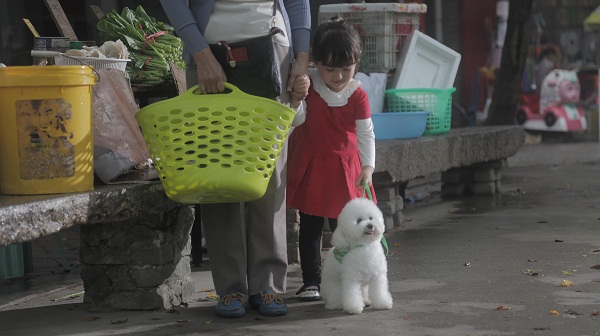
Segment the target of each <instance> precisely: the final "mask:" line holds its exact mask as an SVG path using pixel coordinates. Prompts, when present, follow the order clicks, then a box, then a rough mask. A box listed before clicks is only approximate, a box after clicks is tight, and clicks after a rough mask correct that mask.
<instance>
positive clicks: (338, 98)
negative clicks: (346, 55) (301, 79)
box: [308, 68, 362, 107]
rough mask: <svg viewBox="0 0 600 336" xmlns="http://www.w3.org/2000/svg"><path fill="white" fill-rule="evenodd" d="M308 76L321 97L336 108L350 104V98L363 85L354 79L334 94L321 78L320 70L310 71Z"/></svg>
mask: <svg viewBox="0 0 600 336" xmlns="http://www.w3.org/2000/svg"><path fill="white" fill-rule="evenodd" d="M308 75H309V76H310V78H311V79H312V84H313V87H314V89H315V91H317V93H318V94H319V96H321V98H323V100H324V101H325V102H326V103H327V105H329V106H334V107H335V106H344V105H346V104H348V98H350V96H352V94H353V93H354V91H356V89H358V88H359V87H360V86H361V85H362V83H361V82H360V81H359V80H357V79H354V78H352V79H351V80H350V82H348V84H347V85H346V87H345V88H344V89H343V90H342V91H340V92H333V91H331V90H330V89H329V88H328V87H327V85H326V84H325V82H324V81H323V79H322V78H321V76H319V70H318V69H316V68H315V69H309V73H308Z"/></svg>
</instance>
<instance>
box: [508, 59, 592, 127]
mask: <svg viewBox="0 0 600 336" xmlns="http://www.w3.org/2000/svg"><path fill="white" fill-rule="evenodd" d="M579 93H580V87H579V80H578V79H577V74H576V72H575V71H570V70H558V69H556V70H552V71H551V72H550V73H549V74H548V75H547V76H546V78H545V79H544V82H543V84H542V93H541V95H538V94H537V93H526V94H523V95H521V98H520V100H519V109H518V110H517V113H516V116H515V117H516V120H517V123H518V124H519V125H523V128H524V129H527V130H535V131H555V132H580V131H585V130H586V129H587V120H586V118H585V111H584V110H583V109H582V108H581V107H578V106H576V105H575V103H577V101H579Z"/></svg>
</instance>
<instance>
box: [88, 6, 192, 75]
mask: <svg viewBox="0 0 600 336" xmlns="http://www.w3.org/2000/svg"><path fill="white" fill-rule="evenodd" d="M96 28H97V29H98V32H99V35H100V38H101V39H103V40H105V41H109V40H117V39H120V40H121V41H123V42H124V43H125V44H126V45H127V49H128V50H129V58H130V59H131V62H129V63H128V64H127V68H126V71H127V74H128V75H129V78H130V79H131V82H132V83H137V84H144V85H149V86H151V85H158V84H163V83H165V82H166V81H168V80H172V76H173V75H172V73H171V71H170V68H169V63H174V64H175V65H177V66H178V67H179V68H181V69H184V68H185V64H184V63H183V60H182V58H181V52H182V50H183V43H182V42H181V39H179V38H178V37H176V36H175V35H173V27H171V26H169V25H167V24H165V23H163V22H159V21H157V20H156V19H155V18H153V17H150V16H149V15H148V14H147V13H146V11H145V10H144V9H143V8H142V6H139V5H138V6H137V8H136V9H135V11H133V10H131V9H129V8H127V7H125V8H123V10H122V11H121V14H119V13H117V12H116V11H115V10H112V11H111V12H110V13H107V14H106V15H105V16H104V17H103V18H102V19H101V20H100V21H98V24H97V25H96Z"/></svg>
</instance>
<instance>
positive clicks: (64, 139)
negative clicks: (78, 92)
mask: <svg viewBox="0 0 600 336" xmlns="http://www.w3.org/2000/svg"><path fill="white" fill-rule="evenodd" d="M15 109H16V116H17V139H18V140H17V141H18V146H19V163H20V175H21V179H23V180H45V179H54V178H59V177H71V176H73V175H74V174H75V147H74V145H73V144H72V143H71V142H70V141H69V139H72V138H73V130H71V125H70V124H71V118H72V115H73V111H72V106H71V103H70V102H69V101H67V100H66V99H64V98H55V99H34V100H19V101H17V102H16V106H15ZM49 158H50V159H49Z"/></svg>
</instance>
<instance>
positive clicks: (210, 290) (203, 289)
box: [198, 288, 215, 293]
mask: <svg viewBox="0 0 600 336" xmlns="http://www.w3.org/2000/svg"><path fill="white" fill-rule="evenodd" d="M214 291H215V289H214V288H213V289H206V288H200V290H199V291H198V293H207V292H214Z"/></svg>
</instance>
